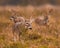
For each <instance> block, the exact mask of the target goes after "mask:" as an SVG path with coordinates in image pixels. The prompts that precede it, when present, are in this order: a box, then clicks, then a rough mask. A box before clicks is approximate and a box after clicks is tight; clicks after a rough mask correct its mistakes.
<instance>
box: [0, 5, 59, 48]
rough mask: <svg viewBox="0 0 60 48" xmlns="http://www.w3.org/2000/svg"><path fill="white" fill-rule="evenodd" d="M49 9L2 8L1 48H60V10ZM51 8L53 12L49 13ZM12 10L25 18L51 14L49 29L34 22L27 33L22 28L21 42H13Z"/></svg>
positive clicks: (0, 9)
mask: <svg viewBox="0 0 60 48" xmlns="http://www.w3.org/2000/svg"><path fill="white" fill-rule="evenodd" d="M47 7H48V6H43V7H40V6H39V7H33V6H27V7H21V6H13V7H12V6H5V7H1V6H0V48H60V9H59V8H58V7H54V6H53V7H52V6H49V8H47ZM51 8H52V9H53V10H52V12H51V13H49V10H50V9H51ZM11 9H12V10H14V11H15V12H16V14H17V15H20V16H23V17H25V18H30V16H32V17H33V18H36V17H38V16H40V15H46V14H50V18H49V23H48V24H49V27H48V26H39V25H38V24H36V23H35V22H33V23H32V26H33V29H32V30H26V31H25V29H24V28H22V34H21V38H20V41H19V40H18V41H13V34H12V25H13V23H12V22H11V21H10V20H9V19H10V16H11V15H12V10H11Z"/></svg>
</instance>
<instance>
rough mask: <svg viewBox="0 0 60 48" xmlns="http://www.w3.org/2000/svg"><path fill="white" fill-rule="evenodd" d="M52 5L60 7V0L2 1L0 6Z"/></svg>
mask: <svg viewBox="0 0 60 48" xmlns="http://www.w3.org/2000/svg"><path fill="white" fill-rule="evenodd" d="M46 3H50V4H52V5H60V0H0V5H23V6H27V5H34V6H39V5H42V4H46Z"/></svg>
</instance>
